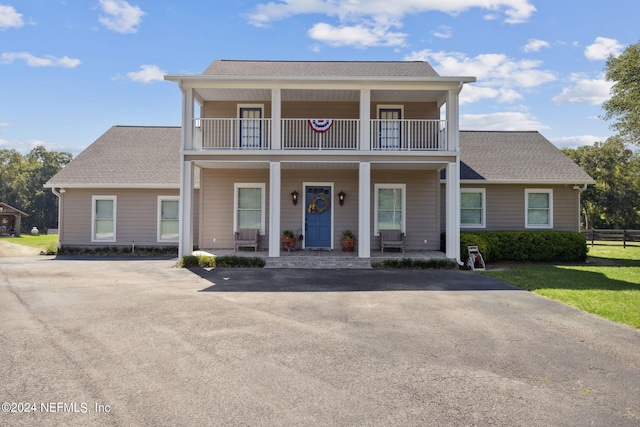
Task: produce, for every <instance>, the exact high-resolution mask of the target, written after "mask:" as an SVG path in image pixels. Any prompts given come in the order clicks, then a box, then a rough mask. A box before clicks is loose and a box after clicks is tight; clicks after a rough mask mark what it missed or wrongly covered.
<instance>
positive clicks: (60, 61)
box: [0, 52, 81, 68]
mask: <svg viewBox="0 0 640 427" xmlns="http://www.w3.org/2000/svg"><path fill="white" fill-rule="evenodd" d="M16 59H22V60H24V61H25V62H26V63H27V65H28V66H29V67H60V68H75V67H77V66H78V65H80V63H81V61H80V60H79V59H75V58H69V57H68V56H64V57H62V58H56V57H55V56H51V55H45V56H44V57H37V56H35V55H32V54H30V53H29V52H4V53H3V54H2V55H0V63H2V64H11V63H13V62H14V61H15V60H16Z"/></svg>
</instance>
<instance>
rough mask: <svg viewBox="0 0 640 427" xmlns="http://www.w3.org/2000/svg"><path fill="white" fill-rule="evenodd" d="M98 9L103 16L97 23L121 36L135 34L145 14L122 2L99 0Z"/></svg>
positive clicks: (117, 0)
mask: <svg viewBox="0 0 640 427" xmlns="http://www.w3.org/2000/svg"><path fill="white" fill-rule="evenodd" d="M100 9H101V10H102V12H104V13H105V15H101V16H100V17H99V18H98V21H99V22H100V23H101V24H102V25H104V26H105V27H107V28H108V29H109V30H111V31H115V32H116V33H122V34H127V33H136V32H137V31H138V28H137V26H138V25H140V23H141V22H142V17H143V16H144V15H146V14H147V13H146V12H144V11H142V9H140V8H139V7H138V6H131V5H130V4H129V3H127V2H126V1H124V0H100Z"/></svg>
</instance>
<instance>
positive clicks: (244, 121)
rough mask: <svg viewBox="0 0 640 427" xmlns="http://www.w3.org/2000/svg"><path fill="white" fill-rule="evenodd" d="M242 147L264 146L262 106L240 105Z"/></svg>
mask: <svg viewBox="0 0 640 427" xmlns="http://www.w3.org/2000/svg"><path fill="white" fill-rule="evenodd" d="M239 114H240V148H261V147H262V107H261V106H250V107H249V106H247V107H242V106H241V107H240V111H239Z"/></svg>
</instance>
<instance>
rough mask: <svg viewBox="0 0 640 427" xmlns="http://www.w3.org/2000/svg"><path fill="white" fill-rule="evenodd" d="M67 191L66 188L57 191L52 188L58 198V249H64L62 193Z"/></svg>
mask: <svg viewBox="0 0 640 427" xmlns="http://www.w3.org/2000/svg"><path fill="white" fill-rule="evenodd" d="M65 191H66V190H65V189H64V188H61V189H60V191H56V189H55V187H51V192H52V193H53V194H55V195H56V197H57V198H58V249H60V248H62V193H64V192H65Z"/></svg>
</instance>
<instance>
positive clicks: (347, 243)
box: [340, 230, 356, 252]
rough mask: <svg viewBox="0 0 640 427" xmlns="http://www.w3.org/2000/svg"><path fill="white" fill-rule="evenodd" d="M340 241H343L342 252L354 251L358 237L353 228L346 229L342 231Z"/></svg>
mask: <svg viewBox="0 0 640 427" xmlns="http://www.w3.org/2000/svg"><path fill="white" fill-rule="evenodd" d="M340 243H342V252H353V248H354V246H355V245H356V237H355V236H354V235H353V233H352V232H351V230H345V231H343V232H342V239H341V240H340Z"/></svg>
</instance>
